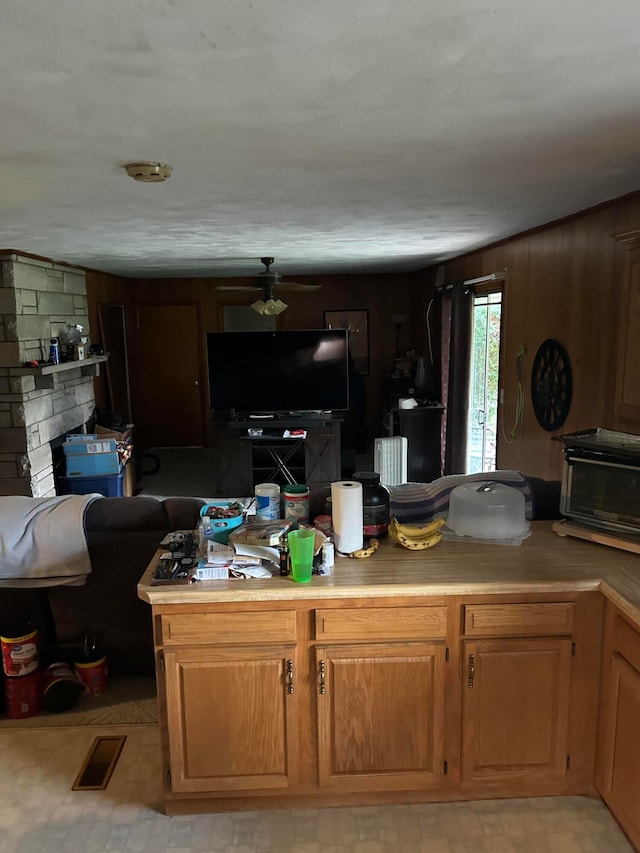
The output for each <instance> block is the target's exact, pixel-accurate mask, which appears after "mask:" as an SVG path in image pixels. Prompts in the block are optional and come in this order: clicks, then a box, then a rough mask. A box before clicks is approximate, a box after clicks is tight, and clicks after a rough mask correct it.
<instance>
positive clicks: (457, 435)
mask: <svg viewBox="0 0 640 853" xmlns="http://www.w3.org/2000/svg"><path fill="white" fill-rule="evenodd" d="M440 297H441V310H440V318H441V339H440V356H441V377H442V388H441V399H442V405H443V406H444V407H445V411H444V416H443V418H442V441H441V457H442V458H441V461H442V473H443V475H448V474H463V473H464V466H465V453H466V447H467V409H468V407H469V370H470V360H471V317H472V308H473V290H472V288H469V287H465V286H464V284H463V283H462V282H460V283H457V284H453V285H448V286H446V287H445V289H443V290H442V291H441V292H440Z"/></svg>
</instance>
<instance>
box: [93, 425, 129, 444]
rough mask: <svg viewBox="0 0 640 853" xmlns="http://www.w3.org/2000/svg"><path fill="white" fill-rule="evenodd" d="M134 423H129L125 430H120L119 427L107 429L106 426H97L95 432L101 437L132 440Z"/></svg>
mask: <svg viewBox="0 0 640 853" xmlns="http://www.w3.org/2000/svg"><path fill="white" fill-rule="evenodd" d="M132 431H133V424H127V428H126V429H125V431H124V432H118V430H117V429H107V428H106V427H101V426H96V428H95V433H96V435H97V436H98V437H99V438H115V440H116V441H125V442H131V441H132Z"/></svg>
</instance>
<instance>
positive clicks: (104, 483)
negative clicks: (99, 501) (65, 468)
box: [60, 468, 124, 498]
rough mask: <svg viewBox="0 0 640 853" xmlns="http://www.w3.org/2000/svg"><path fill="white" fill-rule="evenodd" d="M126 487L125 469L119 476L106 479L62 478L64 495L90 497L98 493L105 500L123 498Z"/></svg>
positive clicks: (113, 475) (110, 476)
mask: <svg viewBox="0 0 640 853" xmlns="http://www.w3.org/2000/svg"><path fill="white" fill-rule="evenodd" d="M123 486H124V468H123V469H122V471H120V473H119V474H109V475H107V476H106V477H60V491H61V493H62V494H63V495H90V494H94V493H98V494H99V495H103V496H104V497H105V498H121V497H122V494H123Z"/></svg>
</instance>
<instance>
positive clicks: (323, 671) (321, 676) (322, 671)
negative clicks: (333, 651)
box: [320, 660, 327, 693]
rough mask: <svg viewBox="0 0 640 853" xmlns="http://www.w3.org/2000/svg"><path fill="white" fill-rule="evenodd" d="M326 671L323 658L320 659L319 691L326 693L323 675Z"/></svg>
mask: <svg viewBox="0 0 640 853" xmlns="http://www.w3.org/2000/svg"><path fill="white" fill-rule="evenodd" d="M326 671H327V666H326V664H325V662H324V661H323V660H321V661H320V693H326V692H327V687H326V684H325V680H324V679H325V675H326Z"/></svg>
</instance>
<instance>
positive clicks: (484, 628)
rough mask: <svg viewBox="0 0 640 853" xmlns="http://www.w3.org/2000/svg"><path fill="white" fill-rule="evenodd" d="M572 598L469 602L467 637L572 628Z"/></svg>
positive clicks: (534, 633)
mask: <svg viewBox="0 0 640 853" xmlns="http://www.w3.org/2000/svg"><path fill="white" fill-rule="evenodd" d="M573 608H574V605H573V602H571V601H566V602H565V601H561V602H550V603H548V604H547V603H539V604H466V605H465V607H464V633H465V635H466V636H467V637H516V636H526V637H535V636H543V635H545V636H549V635H550V634H571V633H572V632H573Z"/></svg>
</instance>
